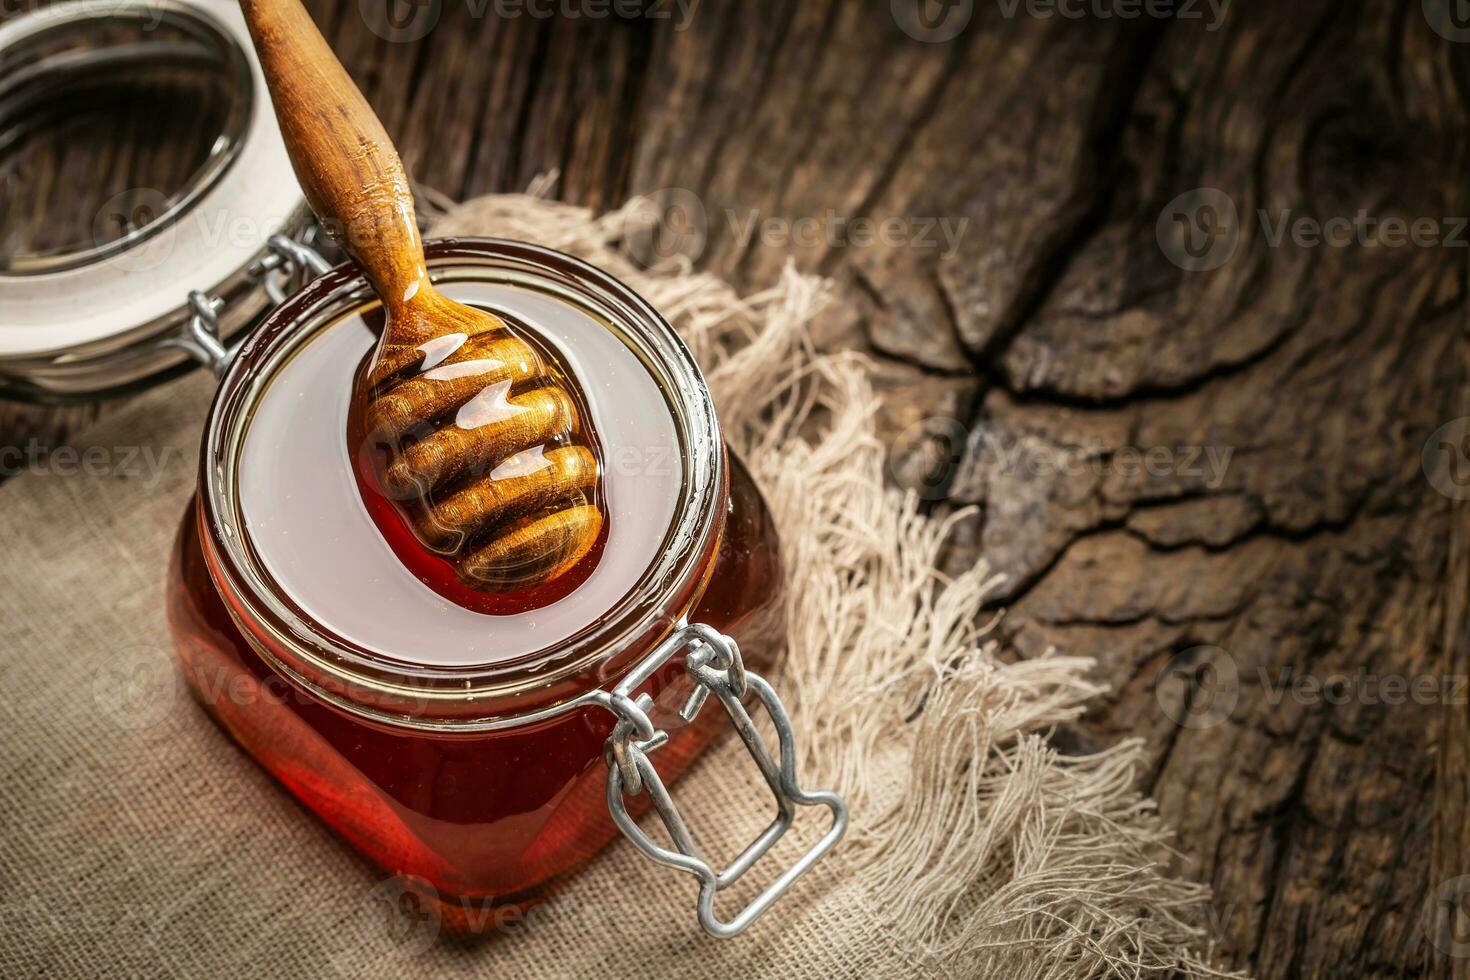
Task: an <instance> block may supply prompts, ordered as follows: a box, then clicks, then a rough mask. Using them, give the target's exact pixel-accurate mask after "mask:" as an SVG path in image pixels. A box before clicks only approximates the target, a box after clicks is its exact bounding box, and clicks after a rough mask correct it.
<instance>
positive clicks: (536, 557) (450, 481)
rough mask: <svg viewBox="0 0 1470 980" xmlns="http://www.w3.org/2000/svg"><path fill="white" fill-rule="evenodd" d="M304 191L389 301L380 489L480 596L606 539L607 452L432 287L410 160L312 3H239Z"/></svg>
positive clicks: (530, 362)
mask: <svg viewBox="0 0 1470 980" xmlns="http://www.w3.org/2000/svg"><path fill="white" fill-rule="evenodd" d="M240 7H241V10H242V11H243V12H244V15H245V20H246V22H247V24H248V25H249V27H250V35H251V38H252V39H253V40H254V42H255V48H256V50H257V51H258V52H259V54H260V64H261V68H262V70H263V72H264V74H265V78H266V83H267V86H268V88H269V89H270V93H271V99H272V101H273V102H274V104H275V110H276V117H277V119H279V121H280V127H281V135H282V137H283V138H284V140H285V144H286V149H287V151H288V152H289V154H290V157H291V163H292V166H293V167H294V168H295V170H296V176H297V179H298V180H299V181H300V183H301V189H302V191H303V192H304V193H305V195H306V200H307V203H308V204H310V205H311V208H312V210H313V211H315V212H316V214H317V217H318V218H320V219H321V221H322V223H323V224H324V225H325V226H326V227H327V228H328V230H329V231H331V232H332V233H333V237H334V238H336V239H337V240H338V241H339V242H340V243H341V244H342V246H343V248H344V249H345V250H346V251H347V253H348V254H349V255H350V256H351V257H352V258H353V259H354V260H355V261H356V263H357V265H358V266H359V268H361V270H362V272H363V274H364V275H365V276H366V277H367V279H368V282H369V283H371V284H372V287H373V289H374V290H375V291H376V292H377V294H378V298H379V300H380V301H381V302H382V307H383V314H384V318H385V323H384V328H383V336H382V339H381V341H380V343H379V345H378V349H377V353H376V355H375V360H374V362H373V363H372V365H371V367H370V368H369V369H368V370H367V371H366V372H364V373H363V374H362V376H361V382H360V385H359V389H358V390H357V391H356V392H354V397H355V398H358V399H362V402H361V403H360V404H361V405H362V406H363V416H362V417H363V419H364V428H365V436H366V438H367V439H368V440H370V441H371V442H373V443H375V444H377V445H378V446H379V447H381V449H382V453H381V457H380V458H381V459H382V460H383V462H382V464H381V465H380V466H379V467H378V471H379V482H380V483H381V485H382V487H383V489H384V491H385V493H386V495H387V496H389V497H390V498H392V499H393V500H394V501H395V503H396V504H397V506H398V507H399V508H400V513H402V514H403V515H404V517H405V518H406V519H407V521H408V522H409V524H410V526H411V527H412V528H413V529H414V532H415V534H416V535H417V537H418V538H419V540H420V542H422V543H423V544H424V545H425V546H426V547H427V548H429V549H430V550H432V551H435V552H437V553H439V554H441V555H443V556H445V557H448V558H450V559H451V560H452V561H453V562H454V563H455V565H456V568H457V571H458V575H459V578H460V580H461V581H462V582H463V583H465V584H466V585H469V586H471V587H473V588H476V589H480V590H483V591H490V592H508V591H512V590H521V589H528V588H532V587H535V586H538V585H541V584H544V583H547V582H550V581H551V580H553V579H555V578H557V577H558V576H560V575H562V574H563V573H564V572H566V571H568V570H570V569H571V568H573V567H575V566H576V565H577V563H578V562H579V561H580V560H581V559H582V558H583V557H584V556H585V555H586V554H587V552H588V551H589V550H590V549H591V547H592V545H593V544H594V543H595V541H596V540H597V537H598V535H599V533H600V532H601V529H602V522H603V513H602V509H601V507H600V505H599V503H598V501H599V499H600V498H599V496H598V494H597V488H598V480H599V460H598V454H597V453H596V452H594V450H593V449H592V448H591V447H592V446H594V445H595V440H594V439H593V437H592V434H591V433H590V432H589V431H588V430H587V428H586V425H587V423H586V422H585V421H584V420H583V419H582V418H581V414H582V413H580V412H579V411H578V407H577V404H578V403H577V400H576V399H575V398H573V397H572V395H571V394H570V393H569V383H568V380H567V378H566V376H565V375H564V374H562V373H561V372H560V371H559V370H558V369H555V368H553V367H551V366H549V365H548V363H547V360H546V359H545V358H544V357H542V356H541V354H539V353H538V351H537V350H536V348H535V347H533V346H532V345H531V344H529V343H527V342H526V340H524V339H523V338H522V337H520V336H518V335H517V334H516V332H515V331H514V330H513V329H512V328H511V327H510V325H508V324H507V323H506V322H505V321H504V320H502V319H500V318H499V317H497V316H494V315H493V314H490V313H487V312H485V311H483V310H478V309H474V308H473V307H469V306H465V305H464V304H462V303H457V302H455V301H454V300H451V299H449V298H448V297H446V296H444V295H443V294H442V293H440V292H439V290H438V289H436V288H435V287H434V285H433V283H431V282H430V280H429V275H428V271H427V267H426V263H425V261H424V252H423V243H422V242H421V240H420V238H419V231H418V222H417V220H416V218H415V216H414V207H413V196H412V192H411V190H410V188H409V183H408V177H407V175H406V174H405V172H404V169H403V163H402V161H401V160H400V159H399V157H398V153H397V151H396V150H395V149H394V148H393V144H392V142H391V141H390V140H389V139H388V135H387V133H386V132H384V130H383V126H382V124H381V123H380V122H379V121H378V118H377V117H376V116H375V115H374V114H373V111H372V109H371V108H370V107H369V106H368V104H367V101H366V100H365V99H364V98H363V97H362V93H361V92H359V91H358V89H357V87H356V86H355V85H354V84H353V83H352V79H351V78H349V77H348V75H347V72H346V70H345V69H344V68H343V67H342V65H341V63H340V62H339V61H338V60H337V58H336V56H335V55H333V54H332V51H331V48H329V47H328V46H327V42H326V40H325V39H324V38H323V37H322V35H321V32H319V31H318V30H317V28H316V25H315V24H314V23H312V20H311V17H310V16H309V15H308V14H307V12H306V10H305V9H304V8H303V7H302V6H301V4H300V2H299V0H240Z"/></svg>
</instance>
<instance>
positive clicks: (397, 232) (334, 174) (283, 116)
mask: <svg viewBox="0 0 1470 980" xmlns="http://www.w3.org/2000/svg"><path fill="white" fill-rule="evenodd" d="M240 9H241V11H243V13H244V14H245V21H246V23H247V24H248V25H249V27H250V36H251V38H252V39H253V40H254V41H255V49H256V51H257V52H259V54H260V66H261V69H262V71H263V72H264V73H265V79H266V85H267V87H268V88H269V89H270V93H271V101H272V102H274V103H275V107H276V118H277V119H278V120H279V121H280V125H281V136H282V137H283V138H284V140H285V143H286V150H287V152H288V153H289V154H290V156H291V164H292V166H293V167H294V168H295V170H296V179H297V180H298V181H299V182H300V183H301V189H302V191H304V192H305V194H306V201H307V203H308V204H310V205H311V209H312V210H313V211H315V212H316V215H317V217H318V218H320V219H321V220H322V222H323V224H324V225H326V227H327V229H328V231H329V232H331V234H332V236H333V237H334V238H336V239H337V240H338V242H339V243H341V245H342V246H343V248H345V249H346V250H347V253H348V254H349V255H351V256H352V258H353V259H355V260H356V261H357V264H358V265H359V266H361V267H362V270H363V272H364V273H365V274H366V275H367V277H368V280H369V281H370V282H371V283H372V285H373V288H374V289H375V290H376V291H377V293H378V296H379V298H380V299H381V300H382V301H383V303H384V305H385V306H387V307H389V313H390V314H391V313H392V312H393V308H394V307H398V306H401V305H402V304H404V303H406V302H407V301H408V300H409V299H411V298H412V297H413V296H414V295H415V293H416V292H417V291H418V290H419V289H420V288H421V287H424V286H427V284H428V283H427V276H426V274H425V271H424V252H423V243H422V242H421V241H420V239H419V230H418V223H417V220H416V219H415V217H414V211H413V195H412V192H411V191H410V189H409V184H408V176H407V174H405V173H404V170H403V161H402V160H400V159H399V158H398V151H397V150H395V149H394V148H393V143H392V141H391V140H389V139H388V134H387V133H386V132H384V130H383V124H382V123H380V122H379V121H378V117H377V116H376V115H374V113H373V110H372V108H371V107H370V106H369V105H368V103H367V100H366V99H364V98H363V97H362V93H361V92H360V91H358V89H357V86H356V85H354V84H353V83H352V79H351V78H350V77H348V74H347V71H346V69H344V68H343V67H342V63H341V62H339V61H338V60H337V56H336V55H334V54H333V53H332V49H331V48H330V47H328V45H327V42H326V39H325V38H323V37H322V35H321V32H320V31H318V30H317V28H316V25H315V24H314V23H312V20H311V16H310V15H309V14H308V13H307V12H306V10H305V8H303V7H302V6H301V3H300V0H240Z"/></svg>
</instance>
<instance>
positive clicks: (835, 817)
mask: <svg viewBox="0 0 1470 980" xmlns="http://www.w3.org/2000/svg"><path fill="white" fill-rule="evenodd" d="M686 649H688V650H689V651H690V652H689V655H688V657H687V658H686V660H685V669H686V670H687V672H688V673H689V675H690V677H691V678H692V679H693V680H694V692H693V693H692V694H691V695H690V696H689V699H688V700H687V701H686V702H685V704H684V707H683V709H682V710H681V711H680V716H681V717H682V718H683V719H684V721H686V722H691V721H693V720H694V718H695V716H696V715H698V714H699V711H700V709H701V708H703V707H704V703H705V702H706V701H707V700H708V699H709V695H710V694H713V695H714V696H715V697H716V698H718V699H719V702H720V704H721V705H723V706H724V708H725V711H726V713H727V714H728V715H729V716H730V721H731V723H732V724H733V725H734V726H735V730H736V732H738V733H739V734H740V739H741V741H743V742H744V743H745V747H746V749H747V750H748V751H749V752H750V754H751V757H752V758H754V759H755V763H756V765H757V766H758V767H759V768H760V771H761V775H763V776H764V777H765V780H766V784H767V785H768V786H770V788H771V792H772V793H773V794H774V795H775V797H776V806H777V814H776V818H775V819H774V820H772V821H771V823H770V825H769V826H768V827H766V829H765V830H763V831H762V832H761V833H760V835H759V836H758V837H756V839H755V840H754V841H752V842H751V843H750V844H749V845H748V846H747V847H746V848H745V850H743V851H741V852H740V855H739V856H738V857H737V858H735V860H734V861H732V862H731V863H730V865H729V866H728V867H726V868H725V869H724V870H723V871H719V872H716V871H715V870H714V869H713V868H711V867H710V866H709V864H708V863H707V862H706V861H705V860H704V859H703V858H702V857H700V854H699V849H698V847H697V846H696V845H695V843H694V838H693V837H692V836H691V835H690V833H689V828H688V827H687V826H686V825H685V823H684V818H683V817H682V816H680V815H679V808H678V807H677V806H676V805H675V804H674V801H673V798H672V797H670V796H669V791H668V789H667V787H665V786H664V782H663V780H662V779H661V778H659V774H658V770H656V769H655V768H654V767H653V763H652V762H650V761H649V758H648V753H649V752H651V751H653V750H654V749H656V748H658V747H659V746H660V745H663V744H664V743H665V742H667V741H668V733H667V732H665V731H662V730H659V729H657V728H655V727H654V725H653V722H652V721H651V720H650V719H649V717H648V709H649V708H651V707H652V706H653V701H652V699H651V698H650V697H649V696H648V695H647V694H640V695H639V696H638V697H637V698H634V697H633V696H632V692H633V691H634V690H635V689H636V688H637V687H638V686H639V685H641V684H642V683H643V682H644V681H646V680H648V678H649V677H651V676H652V675H653V673H654V671H656V670H657V669H658V668H659V667H661V666H663V664H665V663H666V662H668V661H669V660H670V659H671V658H673V657H674V656H676V655H677V654H679V653H680V652H682V651H684V650H686ZM746 691H750V692H752V693H754V695H755V696H756V699H757V700H759V701H760V703H761V704H763V705H764V706H765V709H766V712H767V713H768V714H769V715H770V716H771V721H772V722H773V723H774V724H775V727H776V737H777V740H778V742H779V746H780V761H779V762H778V761H777V760H776V759H773V758H772V757H771V753H770V751H769V750H768V749H767V748H766V744H765V740H764V739H762V738H761V736H760V733H759V732H757V731H756V729H755V725H754V723H753V722H752V721H751V718H750V715H749V714H748V713H747V712H746V710H745V706H744V705H743V704H742V703H741V701H740V699H741V697H742V696H743V695H744V694H745V693H746ZM602 703H603V705H604V707H607V708H608V709H609V710H611V711H612V712H613V713H614V714H616V715H617V716H618V722H617V725H616V727H614V728H613V733H612V735H610V736H609V737H608V740H607V753H606V754H607V764H608V773H607V808H608V810H609V811H610V812H611V813H612V818H613V822H614V823H616V824H617V825H618V829H620V830H621V831H622V832H623V834H624V835H625V836H626V837H627V838H628V839H629V840H630V841H632V842H633V843H634V844H635V845H637V847H638V849H639V850H640V851H642V852H643V853H644V854H646V855H648V856H649V857H650V858H652V859H653V860H655V861H657V862H659V863H660V864H666V865H668V866H669V867H671V868H676V869H678V870H680V871H687V872H689V873H690V874H692V875H694V876H695V877H697V878H698V879H699V923H700V925H702V926H703V927H704V929H705V931H706V932H708V933H710V934H711V935H714V936H734V935H736V934H738V933H740V932H742V931H744V929H745V928H746V927H747V926H749V925H750V924H751V922H753V921H755V919H756V917H757V916H759V915H760V914H761V913H762V912H764V911H765V910H766V909H768V908H770V907H771V905H772V903H774V902H775V901H776V899H778V898H780V897H781V896H782V895H783V894H785V892H786V890H787V889H788V888H790V887H791V884H792V882H794V881H795V880H796V879H797V878H799V877H800V876H801V875H802V874H803V873H804V872H805V871H806V870H807V869H808V868H810V867H811V866H812V865H814V864H816V863H817V861H819V860H820V859H821V858H822V856H823V855H824V854H826V853H827V852H828V851H830V850H831V849H832V847H833V845H835V844H836V843H837V842H838V841H839V840H841V839H842V835H843V833H844V832H846V830H847V805H846V804H845V803H843V802H842V798H841V797H839V796H838V795H837V794H836V793H833V792H830V791H828V790H811V791H808V790H804V789H802V788H801V785H800V784H799V783H798V781H797V778H796V744H795V735H794V734H793V732H792V730H791V719H790V718H789V717H788V716H787V714H786V709H785V707H784V706H783V705H782V704H781V699H780V698H778V697H777V696H776V692H775V691H774V690H772V688H771V685H770V684H768V683H766V681H765V679H764V678H762V677H760V676H759V675H757V674H753V673H750V672H749V671H747V670H746V669H745V665H744V663H743V662H742V661H741V659H740V648H739V647H738V646H737V645H736V643H735V641H734V640H733V639H731V638H730V637H728V636H725V635H724V634H722V633H720V632H718V631H717V630H715V629H713V628H711V627H709V626H706V625H704V624H702V623H693V624H686V625H683V626H681V627H680V628H679V629H677V630H675V632H674V634H673V635H672V636H670V637H669V638H668V639H667V640H665V641H664V642H663V643H661V644H659V645H658V647H656V648H655V649H654V651H653V652H652V653H650V654H649V655H648V657H647V658H646V659H644V661H643V662H642V663H641V664H639V665H638V667H637V668H635V669H634V670H633V671H632V673H630V674H629V675H628V676H627V677H625V678H623V680H622V681H621V682H620V683H619V684H618V685H617V687H615V688H613V690H612V692H611V693H610V694H609V695H608V696H607V697H606V699H605V700H603V702H602ZM644 791H646V792H647V793H648V795H649V797H650V799H651V800H652V802H653V808H654V810H655V811H657V813H658V815H659V818H660V819H661V820H662V821H663V823H664V826H665V827H666V828H667V829H668V831H669V837H670V838H671V839H672V840H673V842H674V846H675V847H676V848H678V850H674V851H671V850H669V849H668V848H666V847H661V846H660V845H658V844H657V843H655V842H654V841H653V840H651V839H650V838H649V836H648V835H647V834H645V833H644V832H643V831H642V829H640V828H639V826H638V824H637V823H636V822H635V821H634V820H633V818H632V816H630V815H629V813H628V809H627V806H626V805H625V804H624V795H625V794H627V795H630V796H636V795H637V794H638V793H640V792H644ZM815 805H821V806H825V807H826V808H827V809H828V810H830V811H831V813H832V825H831V826H830V827H829V828H828V830H827V832H826V833H825V834H823V835H822V837H821V839H820V840H818V841H817V842H816V843H815V844H813V845H812V846H811V848H810V849H809V850H807V852H806V853H805V854H803V855H802V856H801V858H799V859H798V860H797V861H796V863H794V864H792V865H791V867H789V868H787V869H786V870H785V871H783V872H782V873H781V875H780V876H779V877H778V878H776V880H775V881H774V882H772V883H771V884H770V885H769V886H767V887H766V889H765V891H763V892H761V893H760V894H759V895H758V896H756V897H755V899H754V900H752V901H751V903H750V904H749V905H747V906H746V907H745V908H744V909H742V910H741V911H740V913H739V914H738V915H736V916H735V917H734V918H733V919H731V920H730V921H729V922H722V921H720V920H719V919H718V918H716V916H715V908H714V905H715V895H716V894H717V893H718V892H720V891H722V890H724V889H725V888H728V887H729V886H730V885H733V884H734V883H735V882H736V881H738V880H739V879H740V877H741V875H743V874H745V872H746V871H748V870H750V868H751V866H752V865H754V864H755V863H756V861H758V860H760V858H761V856H762V855H764V854H765V853H766V852H767V851H768V850H770V849H771V847H772V845H774V844H775V843H776V841H778V840H780V839H781V837H782V835H784V834H785V833H786V831H787V830H789V829H790V827H791V824H792V821H793V820H794V818H795V815H796V808H797V807H798V806H815Z"/></svg>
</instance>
